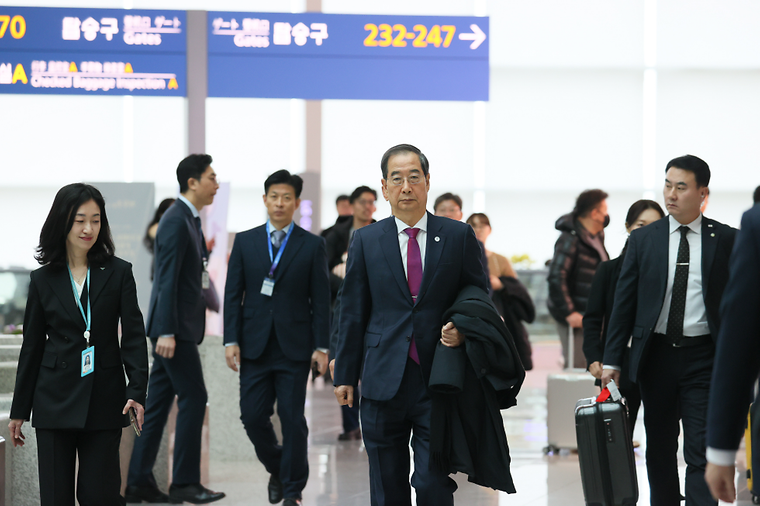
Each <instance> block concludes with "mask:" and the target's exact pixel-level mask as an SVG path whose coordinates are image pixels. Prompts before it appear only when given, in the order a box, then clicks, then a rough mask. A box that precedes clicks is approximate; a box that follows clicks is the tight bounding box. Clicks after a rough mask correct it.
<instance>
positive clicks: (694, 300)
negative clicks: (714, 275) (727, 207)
mask: <svg viewBox="0 0 760 506" xmlns="http://www.w3.org/2000/svg"><path fill="white" fill-rule="evenodd" d="M668 223H669V226H670V243H669V246H668V284H667V286H666V288H665V301H664V303H663V304H662V309H661V310H660V317H659V318H658V319H657V325H656V326H655V328H654V331H655V332H657V333H658V334H665V333H666V331H667V328H668V313H669V312H670V301H671V298H672V297H673V281H674V279H675V275H676V259H677V258H678V246H679V244H680V243H681V232H679V231H678V227H680V226H681V224H680V223H678V221H677V220H676V219H675V218H673V216H669V217H668ZM686 226H687V227H689V232H688V233H687V234H686V240H687V241H688V242H689V281H688V284H687V287H686V311H685V312H684V315H683V335H684V336H685V337H697V336H704V335H707V334H709V333H710V326H709V325H708V324H707V308H705V299H704V295H703V294H702V215H701V214H700V215H699V216H697V219H695V220H694V221H692V222H691V223H689V224H688V225H686Z"/></svg>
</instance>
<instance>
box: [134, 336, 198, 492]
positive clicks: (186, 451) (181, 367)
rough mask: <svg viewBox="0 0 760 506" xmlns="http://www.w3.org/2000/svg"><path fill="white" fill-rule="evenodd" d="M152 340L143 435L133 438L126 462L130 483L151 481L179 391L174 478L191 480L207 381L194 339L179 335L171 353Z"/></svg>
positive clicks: (175, 480)
mask: <svg viewBox="0 0 760 506" xmlns="http://www.w3.org/2000/svg"><path fill="white" fill-rule="evenodd" d="M151 341H152V342H153V367H152V368H151V371H150V381H149V383H148V398H147V400H146V402H145V423H143V430H142V436H141V437H138V438H136V439H135V446H134V449H133V450H132V459H131V460H130V462H129V474H128V476H127V484H128V485H138V486H149V485H152V486H155V485H156V480H155V478H154V477H153V466H154V465H155V463H156V457H157V455H158V448H159V446H160V444H161V436H162V434H163V433H164V427H165V426H166V420H167V418H168V417H169V411H170V410H171V407H172V404H173V403H174V396H175V395H176V396H177V398H178V399H177V407H178V408H179V409H178V412H177V426H176V432H175V436H174V462H173V467H172V484H177V485H189V484H195V483H200V482H201V433H202V432H203V419H204V418H205V416H206V402H207V401H208V394H207V393H206V384H205V383H204V381H203V369H202V368H201V357H200V355H199V354H198V345H197V344H195V343H194V342H190V341H179V340H178V341H177V346H176V348H175V349H174V357H172V358H170V359H169V358H163V357H160V356H159V355H157V354H156V352H155V350H156V340H155V339H152V340H151Z"/></svg>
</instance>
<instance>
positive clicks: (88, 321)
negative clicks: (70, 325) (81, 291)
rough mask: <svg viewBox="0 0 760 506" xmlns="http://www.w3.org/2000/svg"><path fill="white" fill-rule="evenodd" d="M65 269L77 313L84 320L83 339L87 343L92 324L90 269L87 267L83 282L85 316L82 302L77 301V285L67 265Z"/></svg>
mask: <svg viewBox="0 0 760 506" xmlns="http://www.w3.org/2000/svg"><path fill="white" fill-rule="evenodd" d="M66 268H67V269H68V270H69V279H70V280H71V288H72V290H74V298H75V299H76V301H77V307H78V308H79V312H80V313H82V318H84V323H85V324H86V325H87V330H85V333H84V338H85V339H87V342H88V343H89V342H90V324H91V323H92V311H91V309H90V268H89V267H87V281H85V283H86V284H85V286H86V287H87V316H85V314H84V308H83V307H82V301H81V300H79V296H78V295H77V285H76V283H74V276H73V275H72V274H71V268H70V267H69V266H68V265H67V266H66Z"/></svg>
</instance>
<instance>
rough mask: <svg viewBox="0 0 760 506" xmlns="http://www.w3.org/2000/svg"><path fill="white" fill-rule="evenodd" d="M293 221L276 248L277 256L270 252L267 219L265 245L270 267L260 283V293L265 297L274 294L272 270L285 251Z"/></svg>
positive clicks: (270, 232) (270, 240)
mask: <svg viewBox="0 0 760 506" xmlns="http://www.w3.org/2000/svg"><path fill="white" fill-rule="evenodd" d="M293 228H294V227H293V223H292V222H291V224H290V227H289V228H288V233H287V234H286V235H285V239H283V241H282V244H280V249H278V250H277V256H274V254H273V253H272V239H271V234H272V229H271V225H270V224H269V222H268V221H267V245H268V247H269V260H270V261H271V262H272V267H270V269H269V274H267V277H265V278H264V282H263V283H261V295H266V296H267V297H271V296H272V295H273V294H274V271H275V270H276V269H277V266H278V265H279V264H280V259H281V258H282V252H283V251H285V246H286V245H287V244H288V240H289V239H290V234H292V233H293Z"/></svg>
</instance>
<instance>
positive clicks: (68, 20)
mask: <svg viewBox="0 0 760 506" xmlns="http://www.w3.org/2000/svg"><path fill="white" fill-rule="evenodd" d="M185 19H186V16H185V11H166V10H161V11H153V10H118V9H58V8H44V7H2V6H0V93H27V94H75V95H155V96H185V95H186V78H185V76H186V73H187V59H186V50H187V44H186V35H185Z"/></svg>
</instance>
